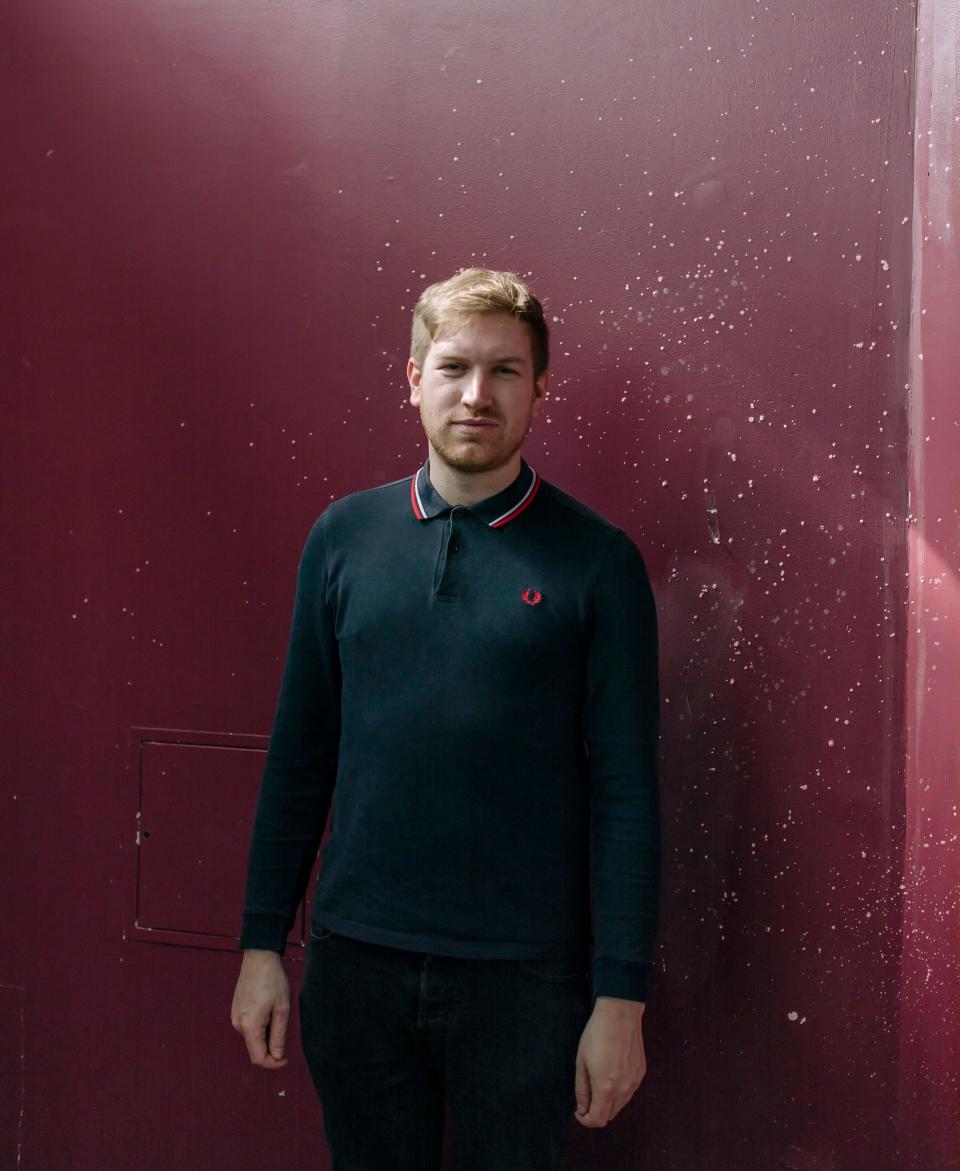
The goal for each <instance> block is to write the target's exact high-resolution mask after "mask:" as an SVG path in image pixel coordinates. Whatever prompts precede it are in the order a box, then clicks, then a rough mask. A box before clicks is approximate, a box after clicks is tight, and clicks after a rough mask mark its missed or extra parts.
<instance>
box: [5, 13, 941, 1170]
mask: <svg viewBox="0 0 960 1171" xmlns="http://www.w3.org/2000/svg"><path fill="white" fill-rule="evenodd" d="M0 64H2V69H0V86H2V93H0V110H3V115H2V126H0V133H2V148H3V153H2V158H3V160H4V167H3V171H2V175H0V216H2V222H3V226H4V229H5V232H4V236H5V240H6V243H5V244H4V260H3V264H4V271H5V273H6V280H5V281H4V287H5V292H4V306H3V315H2V318H0V322H2V324H0V339H2V351H0V353H2V361H3V386H4V393H5V401H6V403H7V404H8V405H7V417H6V426H5V427H4V436H3V438H4V458H3V464H2V474H3V485H2V486H3V503H4V533H5V543H6V547H7V551H8V559H9V561H10V563H11V566H12V573H11V574H10V575H9V589H8V598H9V606H8V609H7V610H6V615H5V630H4V640H5V645H6V646H7V647H8V648H9V650H8V655H7V656H6V663H7V669H6V672H5V679H4V682H5V684H6V685H7V688H8V700H7V702H6V703H5V704H4V711H3V714H4V717H5V729H4V736H5V743H6V744H7V751H8V761H9V765H8V779H7V782H6V784H5V786H4V797H3V799H4V802H5V807H6V810H7V814H6V816H5V817H4V818H3V826H4V832H5V834H6V835H7V838H8V840H7V842H6V844H5V845H4V849H3V857H4V862H5V866H6V874H5V878H6V879H7V885H6V889H8V890H11V889H12V890H13V891H14V892H15V898H14V899H13V901H12V902H13V905H12V908H11V910H10V912H8V913H5V914H4V915H3V916H2V927H0V930H2V940H0V943H2V951H0V986H2V987H0V993H2V995H0V1013H2V1014H3V1021H4V1023H5V1026H6V1033H7V1036H8V1038H9V1037H12V1036H16V1038H17V1047H14V1046H11V1045H8V1046H7V1047H6V1048H7V1054H6V1056H5V1057H4V1058H3V1061H4V1065H3V1067H2V1082H3V1084H2V1085H0V1091H3V1101H4V1102H8V1103H9V1102H12V1103H15V1105H14V1106H12V1107H7V1106H5V1107H4V1113H3V1116H2V1119H0V1123H2V1126H3V1127H4V1129H3V1132H2V1133H3V1137H2V1139H0V1142H2V1143H3V1144H4V1145H3V1146H2V1148H0V1160H2V1159H3V1158H8V1159H10V1158H16V1159H17V1160H18V1162H17V1164H16V1165H18V1166H21V1167H23V1168H25V1169H26V1168H37V1169H43V1171H50V1169H53V1168H60V1167H64V1168H89V1167H98V1168H101V1167H103V1168H127V1167H142V1168H157V1169H158V1171H159V1169H164V1171H166V1169H169V1168H171V1167H183V1168H192V1167H224V1168H226V1167H230V1168H237V1167H244V1168H245V1167H250V1168H254V1167H257V1168H264V1167H276V1168H284V1169H289V1168H295V1167H304V1168H306V1167H307V1166H311V1167H312V1166H316V1165H318V1162H319V1161H320V1160H321V1159H322V1148H323V1143H322V1136H321V1129H320V1112H319V1107H318V1106H317V1104H316V1103H315V1101H314V1099H313V1096H312V1090H311V1089H310V1087H309V1086H308V1083H307V1079H306V1077H305V1076H304V1073H303V1071H302V1069H301V1066H300V1064H299V1062H294V1063H292V1064H291V1066H290V1067H289V1068H288V1069H287V1070H285V1071H284V1072H282V1073H281V1074H279V1075H276V1076H269V1075H264V1074H263V1073H262V1072H261V1071H253V1070H252V1069H251V1068H249V1067H248V1066H247V1064H246V1062H245V1058H244V1055H243V1052H242V1045H241V1043H240V1042H239V1040H238V1039H237V1038H236V1036H235V1035H234V1034H232V1032H231V1031H230V1029H229V1025H228V1019H227V1017H228V1008H229V1000H230V994H231V991H232V986H233V982H234V979H235V974H236V969H237V957H236V956H235V955H234V954H233V953H232V952H231V951H230V950H229V946H230V943H229V938H228V937H229V936H230V934H231V932H233V931H234V930H235V927H236V926H238V924H235V923H234V922H233V921H230V915H229V907H230V906H231V905H232V904H233V900H234V899H235V900H236V909H237V913H239V890H238V889H237V886H238V883H239V881H240V874H241V872H242V864H243V855H244V852H245V849H246V837H245V835H246V832H247V828H246V827H247V825H248V824H249V816H250V813H251V812H252V801H253V796H254V791H255V774H256V754H257V753H259V752H260V751H262V739H258V738H262V737H263V736H264V735H265V734H266V733H267V732H268V731H269V724H270V719H271V716H272V711H273V704H274V700H275V696H276V688H277V685H278V682H279V676H280V670H281V665H282V655H283V651H284V649H285V644H286V633H287V627H288V622H289V616H290V605H291V601H292V593H293V576H294V572H295V567H296V560H297V557H298V554H299V551H300V548H301V546H302V542H303V540H304V538H305V536H306V533H307V531H308V529H309V526H310V523H311V522H312V520H313V519H314V517H315V516H316V515H317V513H318V512H319V511H320V510H321V509H322V508H323V507H324V505H325V504H326V502H327V501H328V500H330V499H331V498H333V497H335V496H338V495H341V494H343V493H345V492H348V491H350V490H353V489H356V488H360V487H364V486H368V485H370V484H373V483H376V482H378V481H385V480H389V479H393V478H396V477H399V476H402V475H405V474H407V473H409V472H410V471H411V470H412V469H413V468H414V467H415V466H416V464H417V462H418V461H419V459H420V458H421V447H422V444H421V439H420V431H419V424H418V420H417V418H416V415H415V414H414V412H413V411H412V410H411V409H410V408H409V407H408V406H406V405H405V395H404V380H403V375H402V367H403V363H404V361H405V358H406V354H407V349H406V346H407V329H408V324H407V323H408V318H409V312H410V309H411V308H412V305H413V302H414V300H415V298H416V294H417V293H418V291H419V290H420V289H421V288H422V287H423V286H424V285H425V284H426V283H428V282H429V281H432V280H435V279H439V278H441V277H443V276H446V275H449V274H450V273H451V272H452V271H453V270H454V269H455V268H456V267H458V266H462V265H467V264H469V263H473V262H484V263H487V264H490V265H492V266H495V267H512V268H516V269H517V270H519V271H521V272H529V273H530V274H531V275H532V277H533V279H534V283H535V285H536V287H537V288H538V290H539V291H540V292H541V293H542V295H543V296H544V298H545V300H546V304H547V309H548V314H549V316H550V318H551V319H552V321H553V323H554V327H553V328H554V335H553V336H554V354H555V358H554V364H553V389H554V393H553V401H552V405H551V406H550V409H549V410H548V411H547V412H546V414H545V417H544V420H543V421H542V422H541V423H540V424H539V425H538V430H537V432H536V434H535V436H534V437H533V439H532V441H531V447H530V450H529V456H530V458H531V460H532V462H533V463H534V464H535V466H537V468H538V469H539V470H540V471H541V472H542V473H543V474H545V475H546V476H547V477H548V478H550V479H553V480H555V481H556V482H557V483H559V484H560V485H561V486H562V487H564V488H566V489H568V490H571V491H573V492H574V493H575V494H577V495H579V496H581V497H582V498H583V499H584V500H586V501H587V502H588V503H590V504H591V505H593V506H594V507H596V508H598V509H599V510H600V511H602V512H605V513H606V514H607V515H608V516H610V517H611V518H612V519H613V520H615V521H617V522H619V523H621V524H623V525H624V526H625V527H626V528H627V529H628V530H629V531H630V533H631V534H632V535H633V536H634V537H635V538H636V539H637V541H638V542H639V543H640V545H641V547H642V548H643V549H644V550H645V551H646V553H647V556H648V562H649V565H650V569H651V572H652V576H653V578H654V584H655V589H656V594H657V598H658V602H659V607H660V613H661V622H662V654H663V663H664V693H665V707H664V737H663V762H664V767H663V782H664V804H665V830H666V870H665V888H664V889H665V899H664V926H663V931H662V936H661V963H660V968H659V971H658V975H657V979H656V984H655V988H654V992H653V997H652V1001H651V1007H650V1011H649V1014H648V1017H647V1020H648V1021H649V1036H650V1045H649V1048H650V1062H651V1071H650V1075H649V1079H648V1081H647V1083H646V1084H645V1086H644V1087H643V1089H642V1091H641V1092H640V1093H639V1094H638V1095H637V1097H636V1099H635V1100H634V1102H633V1103H631V1105H630V1106H629V1107H628V1109H627V1110H626V1111H625V1112H624V1114H623V1115H622V1117H620V1118H618V1119H617V1121H616V1122H615V1123H614V1124H613V1125H612V1126H611V1127H609V1128H607V1129H606V1130H603V1131H592V1132H586V1131H583V1130H581V1129H580V1128H577V1127H576V1126H575V1124H574V1126H573V1127H572V1132H571V1151H570V1159H569V1166H570V1168H574V1167H587V1166H602V1167H604V1168H611V1169H613V1168H617V1169H619V1168H621V1167H622V1168H650V1169H656V1171H671V1169H676V1171H689V1169H690V1168H698V1169H699V1168H704V1169H706V1168H717V1169H720V1171H754V1169H756V1171H768V1169H771V1168H786V1169H793V1171H841V1169H843V1171H862V1169H863V1168H868V1167H869V1168H870V1169H871V1171H894V1168H896V1167H899V1166H900V1164H899V1163H898V1162H897V1156H896V1155H895V1154H894V1150H895V1143H896V1142H897V1138H896V1134H895V1121H894V1120H895V1119H896V1117H897V1113H898V1108H899V1106H898V1103H899V1100H900V1099H899V1095H900V1082H899V1080H898V1079H899V1076H900V1054H901V1027H900V1026H901V1022H900V1012H899V1003H900V998H899V989H900V984H901V957H902V954H903V947H902V938H903V936H902V932H901V928H902V923H901V907H900V891H899V888H900V883H901V877H902V873H903V848H904V833H905V827H904V808H905V799H906V795H905V775H904V754H905V749H906V742H905V734H904V731H903V719H902V715H903V711H904V705H905V703H907V702H908V698H909V695H908V692H907V690H906V688H905V665H904V660H905V635H906V620H905V608H904V603H905V597H906V577H905V572H906V570H907V567H908V562H907V546H906V535H905V533H906V484H907V430H906V413H905V405H906V401H907V391H906V384H907V383H908V381H909V356H910V355H909V338H908V328H909V304H910V262H911V223H910V217H911V214H912V210H911V199H912V194H911V193H912V162H911V138H910V135H911V131H912V122H911V117H912V106H911V100H912V78H913V12H912V9H911V8H910V7H909V6H908V5H906V4H904V5H898V6H893V5H888V4H881V3H878V2H874V3H866V2H863V0H859V2H856V3H852V4H842V5H834V4H827V3H825V2H824V3H819V4H815V5H793V6H791V5H789V4H787V3H785V2H784V3H781V2H779V0H771V2H770V3H760V2H756V0H749V2H748V0H718V2H717V3H716V4H713V5H709V6H705V5H701V4H693V3H680V4H677V5H657V6H650V5H647V6H639V7H638V6H637V5H636V4H635V3H632V2H628V0H611V2H610V3H607V4H605V5H602V6H600V7H596V6H595V7H594V8H590V9H585V8H584V6H583V4H582V3H579V2H577V3H574V2H573V0H562V2H560V3H553V4H543V3H525V4H519V5H517V4H508V3H505V2H504V0H479V2H476V3H472V4H469V5H463V6H459V5H458V6H451V5H449V4H443V3H439V2H431V3H418V4H414V3H409V2H406V3H396V2H388V0H371V2H369V3H363V4H358V3H348V2H346V0H342V2H325V3H314V2H312V0H292V2H291V3H288V4H285V5H276V4H268V3H266V2H265V0H234V2H232V3H227V2H226V0H220V2H219V3H218V2H215V0H197V2H191V3H189V4H188V3H177V4H153V3H147V2H146V0H127V2H121V0H101V2H94V0H84V2H78V0H20V2H14V3H8V4H6V5H5V6H4V7H3V9H2V11H0ZM151 730H152V731H151ZM171 730H173V731H171ZM251 754H252V755H251ZM138 811H139V812H140V817H139V818H138ZM178 825H182V826H183V832H182V834H181V833H178V831H177V826H178ZM147 835H149V836H147ZM11 883H12V884H13V885H12V886H11V885H10V884H11ZM225 908H226V909H225ZM198 909H202V913H198ZM148 927H149V928H151V930H147V928H148ZM293 950H294V951H295V950H296V949H293ZM290 966H291V970H292V971H294V973H295V975H296V969H297V965H296V962H295V961H291V965H290ZM11 1054H14V1056H11ZM571 1076H572V1073H571ZM908 1129H909V1128H908ZM900 1141H901V1152H903V1151H904V1150H906V1147H904V1146H903V1143H906V1144H907V1146H909V1144H910V1143H911V1142H913V1138H912V1136H911V1135H910V1134H909V1133H908V1134H906V1137H904V1132H903V1130H901V1137H900ZM934 1145H936V1143H934ZM943 1149H944V1148H943V1147H942V1146H941V1147H940V1150H943ZM902 1157H904V1158H906V1157H907V1156H906V1155H903V1156H902ZM11 1165H14V1164H11ZM324 1165H325V1164H324ZM903 1165H904V1166H905V1165H907V1164H906V1163H904V1164H903ZM931 1165H932V1164H931ZM944 1165H946V1164H944ZM911 1166H912V1164H911Z"/></svg>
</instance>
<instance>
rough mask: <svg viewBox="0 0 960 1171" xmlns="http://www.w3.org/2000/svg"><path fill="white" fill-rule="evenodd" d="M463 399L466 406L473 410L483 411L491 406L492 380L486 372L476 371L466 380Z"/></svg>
mask: <svg viewBox="0 0 960 1171" xmlns="http://www.w3.org/2000/svg"><path fill="white" fill-rule="evenodd" d="M461 398H462V402H463V404H464V406H468V407H471V408H472V409H473V410H481V409H482V408H483V407H487V406H489V405H490V401H491V399H490V379H489V376H488V375H487V373H486V371H484V370H474V371H473V372H472V373H471V374H470V376H469V377H468V378H466V379H464V383H463V394H462V396H461Z"/></svg>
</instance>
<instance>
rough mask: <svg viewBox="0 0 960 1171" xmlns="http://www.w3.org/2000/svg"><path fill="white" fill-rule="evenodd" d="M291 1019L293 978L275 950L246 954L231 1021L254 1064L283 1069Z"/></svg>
mask: <svg viewBox="0 0 960 1171" xmlns="http://www.w3.org/2000/svg"><path fill="white" fill-rule="evenodd" d="M289 1020H290V981H289V980H288V979H287V973H286V972H285V971H284V970H283V964H282V963H281V962H280V956H279V955H278V954H277V953H276V952H275V951H260V950H258V949H256V948H251V949H250V950H249V951H245V952H244V953H243V963H242V964H241V966H240V978H239V979H238V980H237V987H236V991H235V992H234V994H233V1005H232V1007H231V1009H230V1023H231V1024H232V1025H233V1027H234V1028H235V1029H236V1030H237V1032H238V1033H241V1034H242V1035H243V1039H244V1041H245V1042H246V1043H247V1052H248V1053H249V1054H250V1061H251V1062H252V1063H253V1064H254V1065H260V1066H262V1067H263V1068H264V1069H282V1068H283V1067H284V1066H285V1065H286V1064H287V1058H286V1057H285V1056H284V1050H285V1047H286V1041H287V1024H288V1022H289Z"/></svg>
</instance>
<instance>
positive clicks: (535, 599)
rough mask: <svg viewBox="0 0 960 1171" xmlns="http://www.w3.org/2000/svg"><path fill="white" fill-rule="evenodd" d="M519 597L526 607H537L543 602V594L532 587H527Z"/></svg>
mask: <svg viewBox="0 0 960 1171" xmlns="http://www.w3.org/2000/svg"><path fill="white" fill-rule="evenodd" d="M520 597H521V598H523V600H524V601H525V602H526V603H527V605H528V606H539V605H540V603H541V602H542V601H543V594H541V593H540V591H539V590H535V589H534V588H533V586H527V588H526V589H525V590H524V591H523V593H522V594H521V595H520Z"/></svg>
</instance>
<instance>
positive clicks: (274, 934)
mask: <svg viewBox="0 0 960 1171" xmlns="http://www.w3.org/2000/svg"><path fill="white" fill-rule="evenodd" d="M289 931H290V925H289V924H288V923H287V921H286V919H284V918H283V916H281V915H244V917H243V929H242V931H241V932H240V948H241V950H242V951H245V950H246V949H247V948H257V949H259V950H262V951H276V952H279V953H280V955H283V953H284V951H285V950H286V947H287V934H288V933H289Z"/></svg>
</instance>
